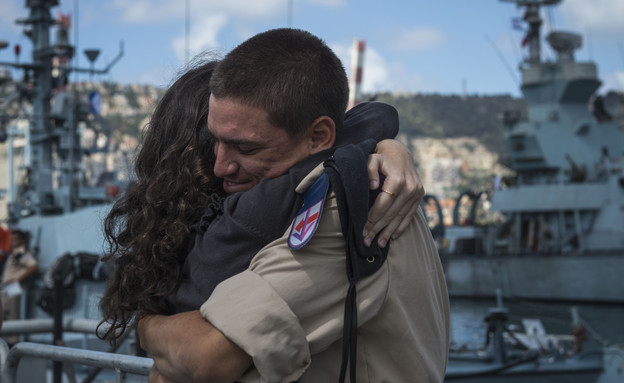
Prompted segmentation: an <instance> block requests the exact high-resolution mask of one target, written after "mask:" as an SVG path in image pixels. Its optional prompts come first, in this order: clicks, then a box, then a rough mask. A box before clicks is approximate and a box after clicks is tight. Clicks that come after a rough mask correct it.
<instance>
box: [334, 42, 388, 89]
mask: <svg viewBox="0 0 624 383" xmlns="http://www.w3.org/2000/svg"><path fill="white" fill-rule="evenodd" d="M329 45H330V47H331V49H332V50H333V51H334V52H335V53H336V55H337V56H338V57H339V58H340V60H341V61H342V65H344V67H345V70H346V71H347V76H348V77H349V81H350V80H351V78H352V75H353V74H352V68H351V57H352V54H353V49H352V46H350V45H349V46H347V45H344V44H329ZM387 78H388V71H387V70H386V63H385V61H384V59H383V57H382V56H381V55H380V54H379V53H377V52H376V51H375V50H374V49H371V48H370V47H368V46H367V47H366V49H365V51H364V67H363V68H362V92H364V93H373V92H377V91H379V90H380V89H382V87H383V84H384V83H386V82H387Z"/></svg>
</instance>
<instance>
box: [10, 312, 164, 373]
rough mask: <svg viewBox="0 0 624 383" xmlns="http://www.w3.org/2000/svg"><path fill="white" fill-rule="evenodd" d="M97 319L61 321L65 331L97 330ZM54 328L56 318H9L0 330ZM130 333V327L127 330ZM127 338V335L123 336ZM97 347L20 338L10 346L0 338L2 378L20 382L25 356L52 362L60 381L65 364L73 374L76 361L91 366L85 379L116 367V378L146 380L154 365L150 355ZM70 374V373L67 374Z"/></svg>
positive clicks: (33, 331) (30, 331)
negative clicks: (23, 340) (124, 352)
mask: <svg viewBox="0 0 624 383" xmlns="http://www.w3.org/2000/svg"><path fill="white" fill-rule="evenodd" d="M97 324H98V321H95V320H92V319H79V318H67V319H65V320H63V321H62V328H63V331H66V332H74V333H84V334H95V332H96V327H97ZM53 330H54V320H53V319H25V320H9V321H5V322H4V323H3V325H2V330H0V334H1V335H3V336H6V335H23V334H36V333H51V332H52V331H53ZM128 333H130V331H127V332H126V334H124V335H127V334H128ZM124 338H125V337H124ZM113 351H114V349H112V350H110V352H104V351H94V350H88V349H85V348H75V347H66V346H65V345H62V344H61V345H51V344H42V343H34V342H28V341H25V342H18V343H17V344H15V345H14V346H13V347H11V348H10V349H9V347H8V346H7V344H6V342H5V341H4V340H3V339H0V382H3V383H4V382H6V383H18V382H19V381H18V380H17V379H18V373H17V371H18V370H17V369H18V366H19V364H20V361H21V360H22V358H24V357H28V359H29V360H30V359H41V360H44V361H52V362H53V374H54V377H53V378H54V381H55V382H57V381H58V382H60V374H61V370H62V367H63V365H62V364H63V363H64V364H65V365H64V366H65V370H66V374H70V375H73V371H72V367H70V366H73V364H76V365H81V366H89V367H92V370H91V373H90V374H89V376H88V377H87V378H86V380H83V382H85V381H91V380H92V379H93V378H94V377H95V375H97V374H99V372H100V371H101V370H103V369H106V370H111V371H114V373H115V382H119V383H121V382H129V381H135V380H136V379H133V378H139V377H141V378H142V379H143V380H139V381H147V378H146V377H147V376H148V375H149V372H150V369H151V367H152V365H153V360H152V359H151V358H146V357H140V356H133V355H127V354H115V353H113ZM68 377H69V376H68Z"/></svg>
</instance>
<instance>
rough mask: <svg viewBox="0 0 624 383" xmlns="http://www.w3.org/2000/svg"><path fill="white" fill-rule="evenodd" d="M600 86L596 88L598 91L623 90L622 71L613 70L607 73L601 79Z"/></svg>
mask: <svg viewBox="0 0 624 383" xmlns="http://www.w3.org/2000/svg"><path fill="white" fill-rule="evenodd" d="M602 81H603V82H602V86H601V87H600V89H599V90H598V92H599V93H607V92H609V91H612V90H614V91H618V92H623V91H624V72H622V71H615V72H612V73H608V74H606V75H605V76H604V78H603V79H602Z"/></svg>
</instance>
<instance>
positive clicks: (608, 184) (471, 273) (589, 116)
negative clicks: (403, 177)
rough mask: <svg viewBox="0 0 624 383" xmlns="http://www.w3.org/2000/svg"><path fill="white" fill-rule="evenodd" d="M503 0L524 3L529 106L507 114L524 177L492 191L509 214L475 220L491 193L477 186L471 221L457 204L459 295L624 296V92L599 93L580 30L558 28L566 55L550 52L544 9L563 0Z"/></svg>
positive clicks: (450, 254)
mask: <svg viewBox="0 0 624 383" xmlns="http://www.w3.org/2000/svg"><path fill="white" fill-rule="evenodd" d="M501 1H506V2H510V3H515V4H516V5H517V6H518V7H520V8H522V9H523V10H524V21H525V22H526V23H527V27H528V28H527V34H526V37H525V40H524V41H523V43H525V44H526V47H527V49H528V55H527V56H526V57H525V58H524V60H523V61H522V63H521V64H520V66H519V70H520V73H521V76H522V85H521V91H522V94H523V96H524V100H525V103H526V107H527V112H528V113H527V114H526V116H525V115H524V113H521V112H520V111H508V112H505V113H504V116H503V119H502V120H503V124H504V127H505V129H504V139H505V142H506V149H507V152H508V154H509V158H510V162H511V168H512V169H513V171H514V172H515V176H514V177H509V178H506V179H502V180H499V181H501V182H496V183H495V185H494V187H493V190H491V191H490V192H489V193H488V196H487V198H488V199H489V200H490V201H491V209H492V210H493V211H497V212H499V213H500V214H501V215H500V216H499V217H501V218H500V221H499V222H498V223H496V224H483V225H477V224H475V216H474V215H475V211H477V210H478V209H477V206H478V205H479V204H480V203H481V201H482V200H483V199H484V198H483V197H485V196H482V194H481V193H470V192H467V193H464V194H462V195H461V196H460V198H462V197H465V196H466V195H467V196H469V197H470V198H469V200H471V204H468V207H466V206H464V208H467V209H468V211H469V212H470V214H469V217H468V220H469V221H468V224H466V223H465V222H462V223H461V224H460V222H458V220H457V217H458V209H459V206H460V204H459V203H456V205H455V209H456V210H455V211H454V218H455V222H454V225H453V226H452V227H446V228H445V230H444V239H445V241H446V244H448V247H447V248H446V251H444V250H443V251H442V257H443V264H444V266H445V271H446V277H447V283H448V288H449V294H450V295H451V297H493V296H494V294H495V291H497V290H500V291H501V292H502V294H503V297H505V298H520V299H533V300H549V301H570V302H594V303H595V302H602V303H618V304H620V303H624V278H623V276H624V274H623V272H624V132H623V130H622V127H621V126H620V125H619V124H617V123H616V122H615V121H614V118H613V117H614V115H615V114H616V112H617V111H618V110H619V109H620V108H621V96H620V95H618V94H617V93H614V92H610V93H608V94H606V95H597V94H596V90H597V89H598V88H599V87H600V85H601V81H600V80H599V79H598V75H597V66H596V64H595V63H594V62H579V61H577V60H575V57H574V52H575V50H577V49H578V48H580V47H581V44H582V38H581V36H580V35H579V34H576V33H572V32H565V31H554V30H553V31H551V32H550V33H548V35H547V36H546V37H545V40H546V42H547V43H548V44H550V47H551V48H552V49H553V50H554V52H556V55H557V57H556V60H553V61H550V60H543V59H542V57H541V47H540V44H541V43H542V36H541V26H542V19H541V17H540V8H541V7H546V6H553V5H556V4H558V3H560V1H561V0H501ZM464 199H466V198H464ZM458 202H459V199H458Z"/></svg>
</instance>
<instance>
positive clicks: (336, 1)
mask: <svg viewBox="0 0 624 383" xmlns="http://www.w3.org/2000/svg"><path fill="white" fill-rule="evenodd" d="M289 1H294V0H289ZM306 3H308V4H315V5H320V6H323V7H334V8H335V7H342V6H344V5H347V0H307V1H306Z"/></svg>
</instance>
